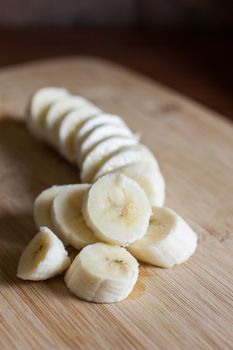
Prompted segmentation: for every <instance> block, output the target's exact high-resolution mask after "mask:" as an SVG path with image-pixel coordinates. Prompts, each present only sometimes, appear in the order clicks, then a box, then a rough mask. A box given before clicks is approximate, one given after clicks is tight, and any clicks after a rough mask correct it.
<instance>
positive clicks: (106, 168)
mask: <svg viewBox="0 0 233 350" xmlns="http://www.w3.org/2000/svg"><path fill="white" fill-rule="evenodd" d="M141 161H144V162H148V163H153V164H154V166H155V167H157V169H159V166H158V163H157V160H156V158H155V157H154V155H153V153H152V152H151V151H150V150H149V149H148V148H147V147H146V146H144V145H142V144H138V145H134V146H128V147H124V148H123V149H120V150H119V151H116V152H115V153H114V154H113V155H112V156H111V157H110V158H109V159H107V160H106V162H105V163H104V164H103V165H102V166H101V167H100V168H99V169H98V170H97V172H96V174H95V176H94V179H93V181H96V180H97V179H98V178H99V177H101V176H103V175H105V174H108V173H110V172H113V171H114V170H117V169H118V168H120V167H123V166H125V165H129V164H133V163H138V162H141Z"/></svg>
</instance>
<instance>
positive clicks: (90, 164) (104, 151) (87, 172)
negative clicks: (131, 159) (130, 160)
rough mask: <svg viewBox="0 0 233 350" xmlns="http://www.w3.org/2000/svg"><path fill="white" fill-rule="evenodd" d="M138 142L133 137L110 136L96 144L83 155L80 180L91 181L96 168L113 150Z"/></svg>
mask: <svg viewBox="0 0 233 350" xmlns="http://www.w3.org/2000/svg"><path fill="white" fill-rule="evenodd" d="M137 143H138V141H137V139H136V138H135V137H117V136H116V137H111V138H110V139H107V140H104V141H102V142H100V143H98V144H97V146H96V147H94V148H93V150H92V151H90V152H89V153H88V155H87V156H86V157H85V159H84V162H83V164H82V168H81V174H80V177H81V180H82V182H84V183H90V182H92V181H93V178H94V176H95V173H96V172H97V170H98V168H100V167H101V165H102V164H103V163H104V162H105V161H106V160H107V159H108V158H109V157H110V155H111V154H112V153H113V152H116V151H119V150H120V149H122V148H123V147H126V146H133V145H136V144H137Z"/></svg>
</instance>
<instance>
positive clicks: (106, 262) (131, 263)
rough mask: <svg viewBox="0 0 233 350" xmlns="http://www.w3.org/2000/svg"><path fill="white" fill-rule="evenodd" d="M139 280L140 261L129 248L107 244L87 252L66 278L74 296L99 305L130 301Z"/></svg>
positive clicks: (93, 247)
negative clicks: (129, 297) (130, 295)
mask: <svg viewBox="0 0 233 350" xmlns="http://www.w3.org/2000/svg"><path fill="white" fill-rule="evenodd" d="M137 278H138V263H137V260H136V259H135V258H134V257H133V256H132V255H131V254H130V253H129V252H127V250H126V249H125V248H121V247H118V246H112V245H109V244H104V243H96V244H93V245H89V246H87V247H85V248H83V250H82V251H81V252H80V253H79V254H78V255H77V256H76V258H75V259H74V261H73V263H72V264H71V265H70V267H69V269H68V270H67V272H66V274H65V282H66V285H67V287H68V288H69V289H70V291H71V292H72V293H74V294H75V295H76V296H77V297H78V298H80V299H83V300H87V301H91V302H95V303H114V302H118V301H121V300H123V299H125V298H127V297H128V295H129V294H130V293H131V291H132V290H133V288H134V286H135V284H136V282H137Z"/></svg>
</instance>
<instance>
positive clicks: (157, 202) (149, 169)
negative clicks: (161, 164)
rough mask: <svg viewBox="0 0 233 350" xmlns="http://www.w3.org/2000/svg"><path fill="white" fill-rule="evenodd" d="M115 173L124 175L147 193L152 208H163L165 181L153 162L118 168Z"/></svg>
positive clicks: (142, 162)
mask: <svg viewBox="0 0 233 350" xmlns="http://www.w3.org/2000/svg"><path fill="white" fill-rule="evenodd" d="M114 172H119V173H121V174H124V175H126V176H128V177H130V178H131V179H133V180H134V181H136V182H137V183H138V184H139V185H140V186H141V188H142V189H143V190H144V191H145V193H146V195H147V198H148V200H149V202H150V204H151V206H158V207H162V206H163V205H164V201H165V181H164V178H163V176H162V174H161V172H160V170H159V168H158V166H157V165H155V164H154V163H153V162H144V161H141V162H137V163H133V164H128V165H125V166H123V167H120V168H117V169H116V170H115V171H114Z"/></svg>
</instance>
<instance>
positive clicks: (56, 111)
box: [45, 95, 90, 146]
mask: <svg viewBox="0 0 233 350" xmlns="http://www.w3.org/2000/svg"><path fill="white" fill-rule="evenodd" d="M85 105H90V102H88V101H87V100H85V98H83V97H80V96H72V95H70V96H66V97H64V98H60V99H59V100H58V101H57V102H55V103H54V104H53V105H52V106H51V107H50V108H49V110H48V113H47V116H46V120H45V122H46V134H47V141H48V142H49V143H50V144H52V145H53V146H57V145H58V143H59V141H58V130H59V126H60V123H61V121H62V119H63V118H64V116H65V115H66V114H67V113H69V112H71V111H72V110H75V109H78V108H80V107H83V106H85Z"/></svg>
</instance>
